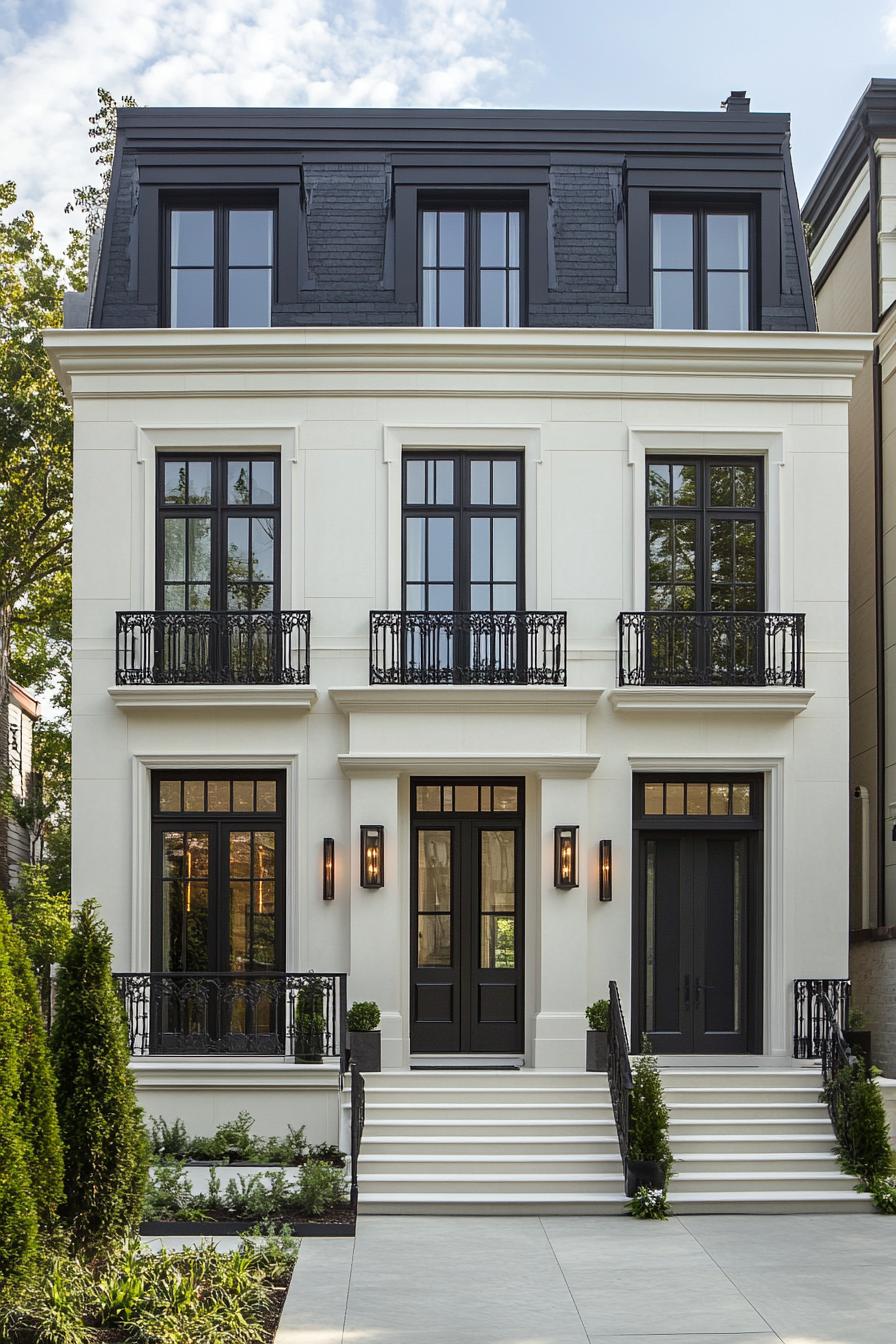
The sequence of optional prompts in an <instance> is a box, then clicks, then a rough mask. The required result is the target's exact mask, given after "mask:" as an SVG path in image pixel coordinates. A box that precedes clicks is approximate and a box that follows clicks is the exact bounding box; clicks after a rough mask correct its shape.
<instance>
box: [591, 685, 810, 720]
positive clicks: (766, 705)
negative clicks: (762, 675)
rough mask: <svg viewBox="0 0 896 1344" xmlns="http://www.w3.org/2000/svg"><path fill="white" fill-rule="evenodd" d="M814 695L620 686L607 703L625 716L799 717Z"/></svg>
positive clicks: (790, 690) (768, 689)
mask: <svg viewBox="0 0 896 1344" xmlns="http://www.w3.org/2000/svg"><path fill="white" fill-rule="evenodd" d="M814 694H815V692H814V691H807V690H805V689H804V688H803V687H801V686H617V687H616V688H615V689H614V690H612V691H608V692H607V699H608V700H609V702H610V704H611V705H612V706H613V708H614V709H615V710H617V711H620V712H623V713H633V712H634V713H648V714H680V713H691V714H720V713H726V714H781V715H791V716H796V715H797V714H802V712H803V710H804V709H805V708H806V706H807V705H808V703H809V701H810V700H811V699H812V697H813V695H814Z"/></svg>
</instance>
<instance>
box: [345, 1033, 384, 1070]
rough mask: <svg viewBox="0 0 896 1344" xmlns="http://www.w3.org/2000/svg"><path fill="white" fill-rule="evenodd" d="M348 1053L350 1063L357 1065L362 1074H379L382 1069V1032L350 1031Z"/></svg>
mask: <svg viewBox="0 0 896 1344" xmlns="http://www.w3.org/2000/svg"><path fill="white" fill-rule="evenodd" d="M348 1053H349V1063H350V1064H357V1066H358V1068H359V1069H360V1070H361V1072H362V1073H379V1072H380V1071H381V1069H382V1063H381V1061H382V1047H381V1039H380V1032H379V1031H350V1032H349V1033H348Z"/></svg>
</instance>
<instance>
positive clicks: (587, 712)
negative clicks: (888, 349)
mask: <svg viewBox="0 0 896 1344" xmlns="http://www.w3.org/2000/svg"><path fill="white" fill-rule="evenodd" d="M68 312H69V321H70V325H69V326H68V328H67V329H65V330H61V331H59V332H53V333H48V336H47V346H48V349H49V352H50V357H51V359H52V360H53V362H54V366H55V367H56V369H57V371H58V375H59V377H60V379H61V380H62V383H63V385H64V387H65V388H66V390H67V392H68V393H69V395H70V396H71V399H72V404H73V407H74V415H75V535H74V554H75V560H74V575H75V579H74V686H73V744H74V745H73V856H72V862H73V888H74V893H75V898H76V900H77V899H79V898H81V897H83V896H86V895H87V894H91V895H95V896H97V897H98V899H99V900H100V902H101V905H102V908H103V912H104V915H105V917H106V919H107V920H108V922H109V924H110V927H111V928H112V931H113V934H114V940H115V957H116V968H117V970H118V971H119V972H120V973H121V975H122V977H123V979H122V988H123V993H124V995H125V998H126V1002H127V1004H128V1011H129V1014H130V1021H131V1028H132V1037H133V1045H134V1052H135V1059H134V1067H135V1070H136V1072H137V1078H138V1086H139V1089H140V1093H141V1098H142V1100H143V1103H144V1105H145V1106H146V1107H147V1109H148V1110H149V1111H150V1112H151V1113H160V1112H162V1111H167V1112H168V1113H169V1114H178V1115H181V1116H183V1117H184V1118H185V1119H186V1120H187V1122H188V1124H194V1125H197V1126H198V1125H199V1124H202V1126H203V1127H205V1128H208V1126H209V1124H210V1123H211V1122H212V1121H213V1120H214V1119H215V1118H216V1117H221V1116H223V1115H226V1114H232V1113H233V1111H234V1110H235V1109H238V1104H244V1105H245V1106H246V1108H247V1109H250V1110H253V1111H254V1113H256V1114H258V1115H262V1114H263V1115H264V1116H265V1117H266V1120H269V1122H270V1123H269V1124H268V1128H275V1127H276V1125H275V1120H276V1121H277V1123H279V1124H280V1126H281V1127H283V1125H284V1121H285V1120H286V1119H292V1118H294V1117H295V1116H296V1114H298V1113H301V1115H302V1118H303V1119H305V1120H306V1121H307V1123H308V1124H309V1128H310V1130H311V1132H312V1133H315V1134H317V1135H319V1136H320V1137H333V1136H334V1134H335V1132H336V1127H337V1125H338V1114H339V1105H340V1100H339V1084H340V1077H341V1073H340V1058H339V1046H338V1039H339V1035H340V1023H341V1020H342V1015H343V1013H344V1000H346V999H347V1000H348V1001H354V1000H374V1001H376V1003H377V1004H378V1005H379V1007H380V1009H381V1012H382V1062H383V1069H384V1071H386V1072H384V1074H383V1077H384V1078H385V1077H387V1073H388V1072H389V1071H395V1076H396V1077H397V1076H398V1074H399V1073H402V1074H403V1073H406V1072H407V1071H408V1070H409V1069H417V1070H427V1069H430V1070H432V1069H438V1068H441V1069H442V1070H444V1069H446V1068H459V1069H468V1070H469V1069H476V1068H480V1069H482V1068H483V1067H489V1068H491V1069H493V1070H496V1071H505V1072H506V1071H508V1070H520V1075H519V1076H520V1077H522V1076H523V1075H526V1076H529V1077H535V1076H536V1075H543V1076H545V1077H548V1078H549V1077H551V1076H553V1075H554V1074H556V1073H558V1072H560V1073H562V1072H564V1071H565V1072H567V1073H569V1074H570V1075H572V1074H582V1073H583V1071H584V1063H585V1028H586V1023H585V1018H584V1009H585V1006H586V1004H588V1003H590V1002H592V1001H593V1000H595V999H599V998H603V997H606V995H607V985H608V982H609V981H611V980H612V981H615V982H616V984H617V985H618V988H619V993H620V1002H621V1004H622V1007H623V1010H624V1014H625V1017H626V1020H627V1023H628V1028H629V1034H630V1037H631V1040H632V1042H633V1043H637V1042H639V1041H640V1040H641V1039H642V1034H646V1035H647V1036H648V1037H649V1038H650V1040H651V1042H652V1043H653V1046H654V1048H655V1049H656V1050H657V1051H658V1052H659V1053H660V1055H661V1057H662V1058H663V1059H664V1060H665V1059H670V1060H675V1059H677V1060H679V1061H680V1062H681V1064H682V1066H685V1065H688V1064H693V1063H694V1061H695V1060H698V1061H702V1063H703V1064H706V1065H708V1064H712V1063H713V1062H715V1063H716V1064H718V1065H719V1066H720V1067H722V1068H724V1067H727V1066H729V1065H742V1064H746V1063H751V1064H752V1065H754V1066H755V1067H761V1066H770V1067H775V1068H778V1067H780V1068H781V1069H784V1068H786V1067H787V1066H788V1064H789V1062H790V1061H791V1060H792V1057H793V1055H794V1052H795V1043H794V1034H795V1026H794V1023H795V1012H796V1011H797V1010H799V1009H800V1002H798V1001H799V1000H800V995H801V994H804V992H805V982H806V979H807V978H809V977H814V978H821V979H824V980H826V981H827V982H828V984H829V985H831V986H834V985H839V984H841V983H842V982H843V980H844V979H845V977H846V976H847V973H848V969H847V959H848V927H849V910H848V891H849V873H848V837H847V830H848V810H849V800H848V782H849V747H848V730H849V683H848V658H847V653H848V649H847V638H848V591H847V574H848V554H847V491H848V447H849V444H848V423H847V407H848V403H849V399H850V395H851V390H852V384H853V380H854V379H855V378H857V377H859V376H860V375H861V371H862V368H863V364H864V361H865V359H866V356H867V352H868V347H869V342H868V340H867V339H866V338H865V337H863V336H861V335H858V334H854V333H853V334H846V335H842V334H831V335H825V334H820V333H818V332H817V331H816V330H815V314H814V306H813V296H812V287H811V281H810V277H809V271H808V266H807V259H806V251H805V246H804V243H803V234H802V229H801V224H800V217H799V207H798V203H797V198H796V191H795V187H794V181H793V174H792V169H791V164H790V155H789V120H788V118H787V117H786V116H782V115H777V114H757V113H753V112H751V111H750V107H749V100H748V99H747V98H746V97H745V96H744V95H742V94H739V93H735V94H732V95H731V96H730V98H729V99H727V100H726V103H725V104H724V105H723V110H722V111H720V112H716V113H688V114H683V113H668V114H658V113H618V114H616V113H585V112H478V111H477V112H466V111H464V112H416V111H382V112H380V111H370V112H366V111H338V112H328V111H313V110H308V109H297V110H285V111H263V110H249V109H244V110H196V109H133V110H131V109H126V110H121V111H120V112H119V134H118V143H117V148H116V154H115V162H114V166H113V173H112V186H111V196H110V203H109V208H108V213H107V218H106V224H105V228H104V231H103V236H102V242H101V246H100V247H99V249H98V253H97V265H96V267H95V272H94V275H93V277H92V281H91V289H90V292H89V293H88V294H87V295H86V296H74V297H73V298H72V299H71V300H70V302H69V308H68ZM312 971H313V972H315V974H316V975H317V976H318V981H317V988H316V989H315V990H314V995H316V997H314V1007H315V1012H316V1015H317V1016H319V1017H320V1018H321V1019H322V1020H321V1023H320V1032H321V1041H320V1042H319V1048H317V1049H311V1050H309V1049H308V1048H307V1042H305V1043H304V1044H303V1043H302V1042H301V1041H299V1039H298V1028H297V1026H296V1021H297V1017H296V1012H297V1011H298V1013H299V1016H301V1009H302V1003H303V1002H304V1003H305V1005H306V1007H307V1004H308V1002H309V1000H308V997H307V996H308V988H307V980H302V979H301V977H302V976H306V977H307V975H308V973H310V972H312ZM292 977H295V979H293V978H292ZM273 984H276V989H275V990H272V989H271V985H273ZM832 992H833V991H832ZM303 995H304V999H303ZM795 996H796V999H795ZM296 1005H298V1009H297V1007H296ZM804 1006H805V1005H803V1007H804ZM797 1052H798V1051H797ZM297 1059H298V1060H299V1062H298V1063H297V1062H295V1061H296V1060H297ZM314 1059H317V1060H319V1061H320V1062H312V1060H314ZM423 1076H424V1074H423V1072H418V1073H417V1074H416V1077H417V1079H418V1080H419V1079H420V1078H422V1077H423ZM496 1076H497V1075H496ZM368 1081H369V1080H368ZM603 1085H604V1086H605V1085H606V1082H605V1080H604V1084H603ZM815 1091H816V1093H817V1088H816V1089H815ZM262 1127H264V1122H262Z"/></svg>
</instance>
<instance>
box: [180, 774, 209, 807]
mask: <svg viewBox="0 0 896 1344" xmlns="http://www.w3.org/2000/svg"><path fill="white" fill-rule="evenodd" d="M184 811H185V812H204V811H205V781H204V780H202V779H185V780H184Z"/></svg>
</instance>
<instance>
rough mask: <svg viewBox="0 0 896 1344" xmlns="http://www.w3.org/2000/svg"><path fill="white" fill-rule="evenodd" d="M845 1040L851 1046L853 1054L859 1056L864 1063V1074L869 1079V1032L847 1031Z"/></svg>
mask: <svg viewBox="0 0 896 1344" xmlns="http://www.w3.org/2000/svg"><path fill="white" fill-rule="evenodd" d="M846 1039H847V1040H848V1041H849V1044H850V1045H851V1046H852V1050H853V1054H855V1055H860V1056H861V1057H862V1059H863V1060H864V1061H865V1073H866V1075H867V1076H868V1077H869V1078H870V1077H871V1032H870V1031H847V1032H846Z"/></svg>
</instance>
